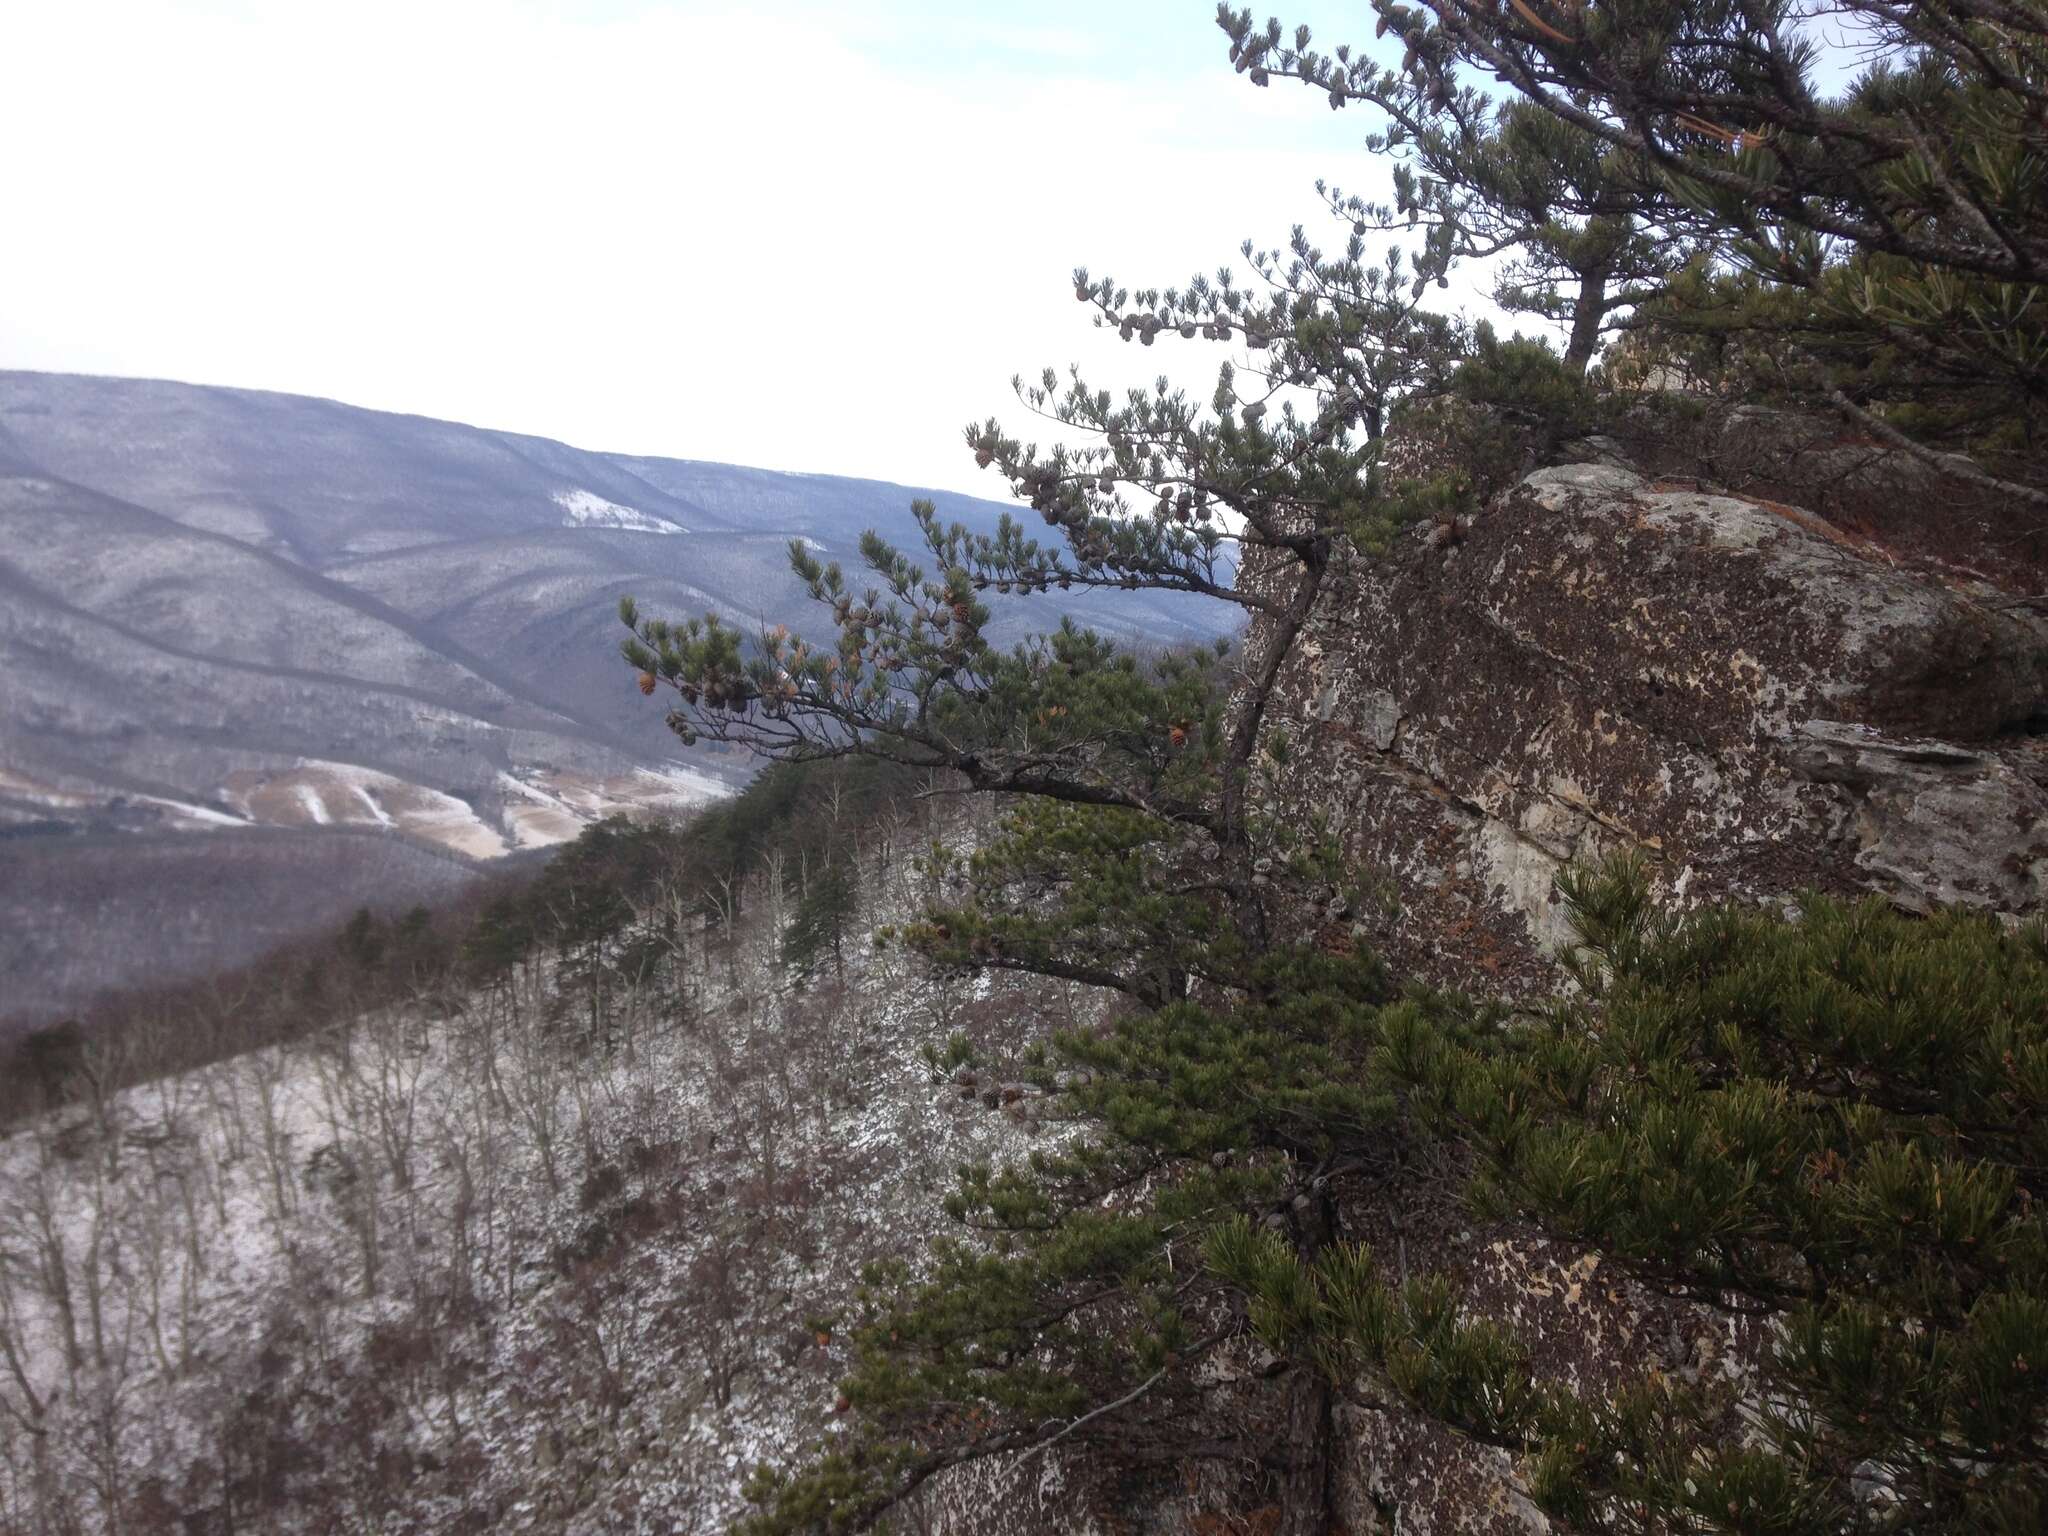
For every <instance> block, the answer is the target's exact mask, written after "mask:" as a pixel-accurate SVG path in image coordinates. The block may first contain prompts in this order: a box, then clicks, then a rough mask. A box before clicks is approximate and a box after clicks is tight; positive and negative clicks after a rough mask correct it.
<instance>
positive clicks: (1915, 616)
mask: <svg viewBox="0 0 2048 1536" xmlns="http://www.w3.org/2000/svg"><path fill="white" fill-rule="evenodd" d="M1590 451H1595V452H1598V453H1599V455H1600V457H1601V458H1602V459H1603V460H1604V462H1590V463H1574V464H1565V465H1560V466H1554V467H1549V468H1541V469H1535V470H1533V471H1530V472H1528V473H1525V474H1521V475H1520V476H1519V478H1515V479H1512V480H1510V481H1509V482H1508V483H1507V484H1506V487H1505V489H1503V490H1501V491H1500V492H1499V493H1498V494H1496V495H1494V496H1493V498H1492V499H1491V501H1490V502H1488V503H1487V504H1486V506H1485V508H1484V510H1483V511H1482V512H1481V513H1480V514H1479V515H1477V516H1476V517H1474V518H1472V519H1470V520H1469V521H1461V522H1460V524H1458V525H1457V526H1455V527H1450V526H1436V527H1432V528H1430V529H1429V530H1427V531H1425V532H1416V533H1412V534H1410V535H1408V536H1406V537H1404V538H1403V539H1402V540H1401V541H1400V542H1399V543H1398V544H1397V545H1396V547H1395V548H1394V549H1393V550H1392V551H1391V552H1390V553H1389V554H1388V555H1387V556H1384V557H1381V558H1379V559H1376V560H1372V561H1366V560H1363V559H1359V560H1354V561H1351V562H1350V563H1348V564H1346V565H1345V566H1344V567H1343V568H1342V569H1341V570H1340V571H1339V572H1338V573H1337V576H1336V579H1335V581H1334V582H1333V584H1332V588H1331V590H1330V592H1329V593H1328V594H1327V595H1326V598H1325V600H1324V601H1323V603H1322V604H1321V606H1320V608H1319V610H1318V612H1317V614H1316V616H1315V618H1314V620H1313V622H1312V624H1311V626H1310V629H1309V632H1308V633H1307V635H1306V636H1305V637H1304V642H1303V644H1302V645H1301V646H1300V647H1299V651H1298V658H1297V660H1296V661H1295V662H1294V663H1293V664H1292V665H1291V667H1290V670H1289V672H1288V674H1287V675H1286V677H1285V679H1284V681H1283V684H1282V688H1281V694H1280V698H1279V700H1278V701H1277V702H1278V708H1277V709H1276V711H1275V714H1274V718H1275V719H1276V720H1279V721H1283V722H1285V729H1287V730H1288V732H1289V734H1290V744H1289V747H1290V749H1289V750H1288V751H1287V752H1286V753H1285V758H1286V761H1285V763H1284V764H1283V765H1282V766H1281V768H1280V770H1279V772H1280V774H1281V777H1282V787H1283V796H1284V797H1285V798H1291V799H1295V800H1298V801H1299V802H1300V803H1303V804H1315V805H1319V806H1321V807H1324V808H1325V810H1326V814H1327V816H1328V818H1329V824H1330V825H1329V830H1330V831H1331V832H1333V833H1334V834H1335V835H1336V837H1337V838H1338V840H1339V842H1340V844H1341V845H1342V846H1343V848H1344V849H1345V851H1346V853H1347V854H1348V856H1349V858H1350V860H1351V862H1352V863H1353V865H1354V867H1356V868H1357V869H1359V870H1360V871H1361V872H1362V873H1364V874H1365V875H1366V876H1367V878H1369V879H1377V880H1378V881H1379V882H1381V884H1382V886H1383V891H1382V894H1383V895H1384V896H1385V898H1386V900H1384V901H1383V902H1381V903H1378V904H1376V907H1377V915H1376V916H1374V917H1372V918H1369V919H1368V922H1367V925H1366V926H1367V928H1368V929H1369V931H1370V936H1371V938H1372V941H1373V942H1374V943H1376V944H1377V945H1378V946H1379V947H1381V948H1382V949H1383V950H1385V951H1387V952H1388V953H1389V954H1390V957H1391V958H1393V959H1395V960H1396V962H1397V964H1398V966H1399V968H1400V969H1402V970H1405V971H1407V972H1408V973H1410V974H1421V975H1424V976H1428V977H1430V978H1432V979H1435V980H1439V981H1443V982H1447V983H1453V984H1457V985H1462V986H1467V987H1476V988H1479V989H1482V990H1488V991H1505V992H1514V991H1518V990H1521V989H1523V988H1525V987H1527V988H1545V989H1547V987H1548V986H1549V985H1550V984H1551V980H1552V971H1551V967H1550V965H1549V963H1548V958H1547V957H1548V956H1549V954H1550V953H1551V952H1553V951H1554V950H1555V948H1556V946H1557V945H1558V944H1559V943H1560V942H1562V941H1563V940H1564V939H1565V937H1566V934H1565V930H1564V926H1563V921H1562V914H1561V910H1560V908H1559V906H1558V903H1557V899H1556V896H1555V892H1554V888H1553V881H1554V878H1555V875H1556V873H1557V871H1558V869H1559V868H1560V867H1561V866H1562V865H1563V864H1564V863H1565V862H1566V861H1568V860H1571V859H1574V858H1582V857H1586V856H1589V855H1595V854H1598V853H1600V852H1603V851H1607V850H1611V849H1616V848H1621V847H1633V848H1638V849H1642V850H1644V851H1646V852H1647V853H1649V854H1650V855H1651V856H1652V858H1653V860H1654V861H1655V867H1656V869H1657V871H1658V874H1659V876H1660V879H1661V883H1662V884H1663V885H1664V887H1665V888H1666V889H1667V890H1668V891H1669V892H1671V893H1673V894H1675V895H1676V896H1678V897H1680V898H1682V899H1697V898H1707V897H1734V898H1739V899H1757V900H1764V899H1782V898H1786V897H1790V896H1791V895H1793V894H1794V893H1796V892H1797V891H1799V890H1801V889H1804V888H1809V887H1811V888H1818V889H1823V890H1830V891H1839V892H1845V893H1855V892H1862V891H1878V892H1882V893H1883V894H1884V895H1886V896H1887V897H1889V898H1890V899H1891V900H1893V901H1896V902H1898V903H1899V904H1901V905H1902V906H1905V907H1908V908H1913V909H1924V908H1926V907H1928V906H1929V905H1930V904H1932V903H1935V902H1966V903H1971V904H1975V905H1980V906H1984V907H1989V908H1993V909H1995V910H1999V911H2003V912H2010V913H2014V914H2022V913H2030V912H2034V911H2037V910H2040V909H2041V908H2042V905H2043V902H2044V899H2048V742H2044V741H2042V740H2038V739H2036V736H2035V734H2034V733H2036V732H2037V731H2039V730H2040V729H2041V728H2042V726H2043V725H2044V723H2048V622H2044V621H2043V619H2042V618H2041V617H2040V616H2039V615H2038V614H2036V613H2035V612H2034V611H2033V610H2032V609H2031V608H2029V607H2027V606H2025V605H2024V604H2023V603H2016V602H2015V601H2014V600H2013V598H2012V597H2011V595H2010V594H2009V593H2006V592H2004V591H2002V590H2000V589H1997V588H1994V587H1992V586H1990V585H1988V584H1986V583H1984V582H1982V581H1978V580H1972V579H1969V578H1964V577H1959V576H1957V575H1955V574H1954V573H1953V572H1950V571H1945V570H1942V569H1939V568H1935V567H1932V566H1927V565H1915V564H1911V563H1907V562H1904V561H1901V560H1899V559H1898V558H1897V557H1896V556H1893V555H1890V554H1888V553H1887V551H1886V550H1885V549H1883V548H1882V547H1880V546H1879V545H1877V544H1875V543H1873V542H1871V541H1870V540H1868V539H1865V538H1861V537H1858V536H1856V535H1853V534H1849V533H1845V532H1843V531H1842V530H1840V529H1839V528H1837V527H1836V526H1834V525H1833V524H1831V523H1829V522H1827V521H1824V520H1823V519H1821V518H1819V517H1816V516H1814V515H1812V514H1810V513H1808V512H1806V511H1804V510H1802V509H1800V508H1797V507H1794V506H1791V505H1788V504H1785V503H1782V502H1777V501H1773V500H1770V499H1766V498H1762V497H1757V496H1751V495H1742V494H1734V493H1731V492H1728V491H1724V490H1719V489H1703V488H1701V487H1700V486H1699V485H1698V484H1697V483H1693V482H1688V481H1677V480H1669V479H1653V478H1651V477H1649V476H1648V475H1646V474H1644V473H1641V472H1638V471H1637V470H1635V469H1633V468H1630V467H1626V465H1627V460H1626V458H1625V451H1624V450H1623V449H1622V448H1621V447H1620V445H1618V444H1615V443H1612V442H1611V441H1609V442H1599V443H1595V444H1593V445H1590ZM1908 483H1910V484H1914V485H1917V481H1911V482H1908Z"/></svg>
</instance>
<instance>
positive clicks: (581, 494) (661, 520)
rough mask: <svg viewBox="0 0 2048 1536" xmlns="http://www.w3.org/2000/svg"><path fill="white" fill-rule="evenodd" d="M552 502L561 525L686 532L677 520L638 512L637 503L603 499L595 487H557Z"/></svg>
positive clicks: (642, 531) (634, 530)
mask: <svg viewBox="0 0 2048 1536" xmlns="http://www.w3.org/2000/svg"><path fill="white" fill-rule="evenodd" d="M555 505H557V506H559V507H560V508H561V509H562V512H563V517H562V526H563V527H564V528H623V529H624V530H625V531H626V532H628V533H688V532H689V531H690V530H689V529H687V528H685V527H684V526H683V525H682V524H681V523H673V522H670V521H669V520H668V519H667V518H665V517H656V516H654V515H653V514H652V513H651V512H642V511H641V510H640V509H639V508H638V507H626V506H621V505H620V504H619V503H618V502H616V501H607V500H605V499H604V497H602V496H600V495H598V494H597V493H596V492H595V491H584V490H575V491H557V492H556V493H555Z"/></svg>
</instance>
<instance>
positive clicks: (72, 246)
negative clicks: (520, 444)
mask: <svg viewBox="0 0 2048 1536" xmlns="http://www.w3.org/2000/svg"><path fill="white" fill-rule="evenodd" d="M0 9H4V11H5V17H4V19H0V57H4V58H5V59H6V60H7V61H8V68H7V70H6V71H5V76H4V80H5V85H4V88H0V142H4V143H5V144H6V145H7V146H8V150H7V177H6V182H7V190H8V197H9V202H10V205H11V208H12V210H13V216H12V218H11V220H10V225H11V228H10V230H9V234H8V238H7V239H6V240H5V241H4V242H0V367H12V368H39V369H57V370H69V371H81V372H93V373H113V374H129V375H146V376H153V377H165V378H174V379H184V380H191V381H196V382H201V383H212V384H235V385H244V386H250V387H256V388H265V389H280V390H290V391H294V392H299V393H305V394H316V395H325V396H330V397H333V398H336V399H340V400H344V401H347V402H349V403H351V404H355V405H364V406H373V407H377V408H381V409H385V410H397V411H412V412H419V413H422V414H426V415H432V416H442V417H450V418H453V419H456V420H460V421H466V422H473V423H477V424H479V425H484V426H492V427H501V428H511V429H516V430H519V431H525V432H535V433H540V434H543V435H546V436H549V437H556V438H561V439H563V440H566V441H568V442H571V443H574V444H577V445H578V446H581V447H586V448H600V449H617V450H629V451H634V452H640V453H658V454H673V455H677V456H682V457H690V458H703V459H719V460H725V461H729V462H733V463H742V464H756V465H763V466H767V467H770V468H776V469H801V470H818V471H827V472H832V473H838V474H855V475H871V476H875V477H878V478H884V479H891V480H900V481H906V482H910V483H915V484H927V485H938V486H946V487H952V488H956V489H963V490H975V491H980V492H982V493H984V494H990V495H998V494H1001V487H1000V485H999V484H998V483H997V482H995V481H994V480H992V479H990V478H988V477H986V476H978V475H977V473H976V471H975V469H974V466H973V461H972V458H971V457H970V456H969V454H968V453H967V451H966V450H965V449H964V448H963V447H962V446H961V445H960V437H959V428H960V427H961V426H962V425H963V424H964V423H965V422H966V421H968V420H969V419H980V418H982V417H985V416H987V415H989V414H991V413H994V414H999V415H1002V416H1004V417H1005V419H1006V422H1009V423H1014V424H1015V426H1016V427H1018V428H1022V427H1023V426H1024V425H1025V421H1024V418H1023V417H1022V414H1021V412H1019V411H1018V410H1017V408H1016V407H1015V404H1014V401H1013V400H1012V397H1011V395H1010V393H1009V382H1008V381H1009V379H1010V377H1011V375H1012V374H1013V373H1016V372H1019V371H1023V372H1025V373H1036V372H1037V370H1038V369H1039V368H1040V367H1042V366H1044V365H1045V364H1048V363H1051V364H1056V365H1064V364H1065V363H1067V362H1069V361H1074V360H1078V361H1081V362H1082V363H1083V364H1084V365H1087V366H1088V367H1089V369H1090V372H1091V374H1094V375H1096V376H1098V377H1099V381H1100V382H1102V383H1105V384H1110V385H1121V384H1124V383H1129V382H1138V381H1142V380H1146V379H1149V378H1150V377H1152V376H1153V375H1154V374H1155V373H1157V372H1158V371H1159V369H1160V368H1161V367H1171V368H1173V369H1174V370H1175V371H1176V372H1184V373H1185V374H1186V376H1187V377H1188V379H1189V380H1190V381H1191V382H1192V383H1194V384H1196V385H1198V386H1200V387H1201V388H1202V390H1203V391H1204V392H1206V388H1207V384H1208V381H1209V380H1210V378H1211V377H1212V376H1213V367H1214V361H1215V359H1214V357H1213V356H1211V355H1209V353H1210V352H1211V351H1213V349H1201V348H1199V347H1188V348H1185V349H1174V348H1169V347H1164V346H1162V347H1157V348H1154V349H1152V350H1150V351H1144V352H1141V351H1140V350H1139V349H1137V348H1135V347H1123V346H1120V345H1118V344H1117V343H1116V342H1115V341H1114V340H1113V339H1112V338H1110V337H1108V336H1106V335H1103V334H1099V333H1096V332H1094V331H1092V330H1091V329H1090V328H1089V326H1088V324H1087V319H1086V312H1085V311H1084V310H1083V309H1082V308H1081V306H1079V305H1078V304H1076V303H1075V302H1074V299H1073V291H1072V285H1071V282H1070V280H1069V275H1070V273H1071V272H1072V270H1073V268H1074V267H1075V266H1076V265H1078V264H1086V265H1088V266H1090V267H1091V268H1092V269H1093V270H1094V271H1095V272H1096V273H1097V274H1098V275H1100V274H1103V273H1110V274H1114V275H1115V276H1116V277H1118V278H1119V279H1121V280H1126V281H1129V282H1131V283H1133V284H1134V285H1135V284H1140V283H1160V284H1162V285H1163V284H1166V283H1172V282H1179V281H1182V280H1184V279H1185V278H1186V277H1187V276H1188V275H1189V274H1190V273H1191V272H1193V271H1196V270H1205V271H1207V270H1213V269H1214V268H1215V267H1216V266H1217V265H1218V264H1219V263H1222V262H1226V261H1231V260H1233V259H1234V257H1235V254H1236V248H1237V245H1238V242H1239V241H1240V240H1242V239H1244V238H1245V237H1247V236H1251V237H1254V238H1257V239H1259V240H1260V241H1261V243H1265V244H1271V243H1276V242H1278V241H1280V240H1282V239H1284V237H1285V235H1286V233H1287V230H1288V227H1289V226H1290V224H1292V223H1293V222H1295V221H1297V220H1310V219H1312V218H1313V216H1314V213H1315V209H1316V199H1315V195H1314V190H1313V187H1314V182H1315V179H1316V177H1317V176H1318V175H1322V176H1325V177H1327V178H1329V179H1331V180H1333V181H1337V182H1339V183H1341V184H1343V185H1344V186H1345V187H1346V189H1347V190H1351V189H1353V188H1356V189H1358V190H1377V189H1378V188H1379V187H1381V186H1382V185H1383V184H1384V179H1383V168H1381V167H1377V166H1375V165H1373V164H1372V163H1371V162H1370V160H1369V159H1368V157H1367V156H1366V155H1365V153H1364V151H1363V150H1362V149H1361V148H1360V140H1361V138H1362V136H1363V135H1364V134H1365V132H1366V131H1367V129H1368V119H1367V118H1366V117H1365V115H1364V114H1363V113H1362V112H1360V111H1359V110H1357V109H1353V110H1350V111H1345V112H1341V113H1337V112H1331V111H1330V110H1329V109H1328V107H1327V106H1326V105H1324V104H1323V102H1322V100H1321V98H1320V97H1319V96H1317V95H1316V94H1315V93H1312V92H1310V91H1308V90H1306V89H1304V88H1302V87H1299V86H1295V85H1292V84H1276V85H1275V86H1274V87H1273V88H1271V89H1270V90H1266V91H1259V90H1255V89H1253V88H1252V87H1250V86H1249V85H1248V84H1247V83H1246V82H1245V81H1244V80H1243V79H1242V78H1241V77H1239V76H1237V75H1235V74H1234V73H1233V72H1232V71H1231V69H1230V67H1229V63H1228V60H1227V58H1226V47H1227V45H1226V42H1225V40H1224V38H1223V34H1222V33H1221V32H1219V31H1218V30H1217V29H1216V27H1215V24H1214V5H1213V4H1212V3H1209V0H1094V3H1070V0H1033V3H1030V4H1024V3H984V4H975V3H972V0H955V3H952V4H924V3H917V0H885V3H845V4H838V5H815V6H813V5H805V4H796V3H791V4H775V3H763V4H756V5H752V6H748V7H746V8H744V9H739V8H730V9H720V8H716V7H708V6H699V5H694V4H688V3H667V0H639V3H635V0H606V3H593V0H584V3H570V0H558V3H544V0H534V3H520V0H402V3H387V0H347V3H344V4H328V3H324V0H185V3H175V4H174V3H166V0H59V3H46V4H39V5H38V4H27V3H22V4H8V5H6V6H4V8H0ZM1288 15H1289V17H1290V19H1298V20H1306V21H1309V22H1311V23H1318V24H1321V27H1322V30H1323V33H1324V35H1323V36H1322V37H1321V38H1320V40H1321V41H1325V42H1335V41H1338V40H1340V38H1341V36H1343V35H1345V34H1344V31H1343V29H1344V28H1345V27H1347V26H1350V27H1355V26H1357V25H1358V21H1357V18H1358V17H1359V16H1360V15H1367V16H1369V11H1368V10H1367V8H1366V7H1365V6H1363V5H1332V4H1329V3H1326V0H1325V3H1321V4H1311V5H1309V6H1306V7H1304V8H1303V9H1301V10H1300V11H1292V10H1290V11H1289V12H1288ZM1363 31H1364V32H1365V33H1369V31H1370V24H1369V21H1368V22H1367V23H1366V24H1365V26H1364V28H1363ZM1336 238H1337V237H1336V235H1335V234H1334V233H1333V235H1332V243H1335V239H1336ZM1239 265H1240V266H1241V265H1242V263H1241V262H1240V263H1239ZM1457 296H1458V294H1457V290H1454V291H1453V293H1451V294H1447V295H1445V296H1444V297H1445V298H1446V299H1450V300H1453V301H1455V300H1456V298H1457Z"/></svg>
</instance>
